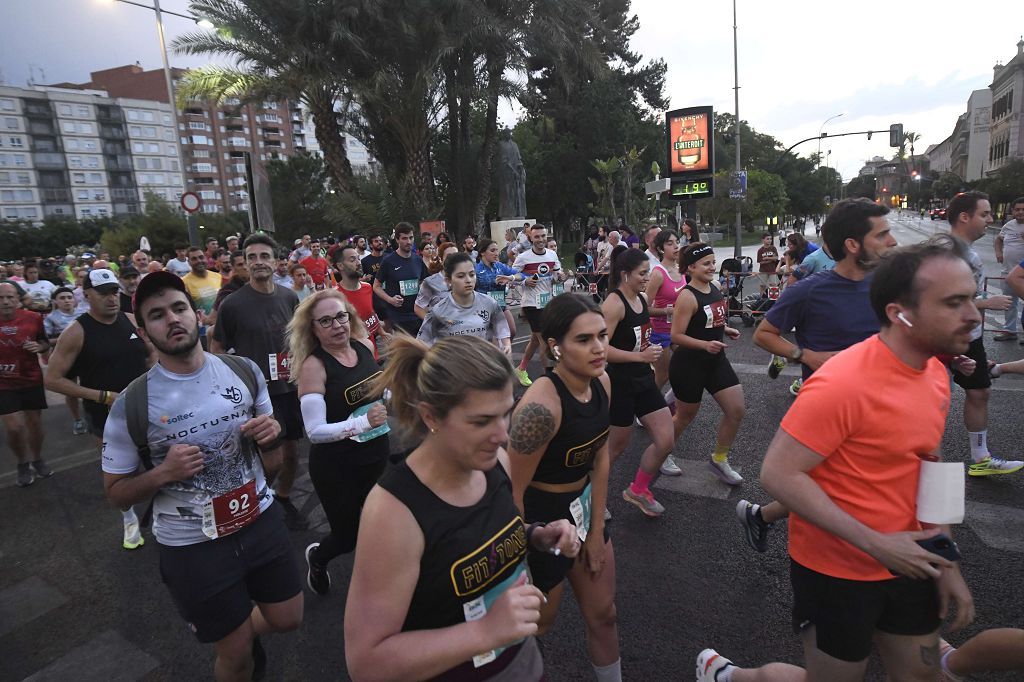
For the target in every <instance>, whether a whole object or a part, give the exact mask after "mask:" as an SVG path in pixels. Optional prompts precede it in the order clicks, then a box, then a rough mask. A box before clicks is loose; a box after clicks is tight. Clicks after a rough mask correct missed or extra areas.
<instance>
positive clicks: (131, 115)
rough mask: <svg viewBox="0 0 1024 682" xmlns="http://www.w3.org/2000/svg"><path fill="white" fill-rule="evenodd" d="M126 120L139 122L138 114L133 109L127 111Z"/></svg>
mask: <svg viewBox="0 0 1024 682" xmlns="http://www.w3.org/2000/svg"><path fill="white" fill-rule="evenodd" d="M128 120H129V121H138V120H139V112H137V111H136V110H135V109H129V110H128Z"/></svg>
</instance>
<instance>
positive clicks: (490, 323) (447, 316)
mask: <svg viewBox="0 0 1024 682" xmlns="http://www.w3.org/2000/svg"><path fill="white" fill-rule="evenodd" d="M465 335H469V336H479V337H480V338H482V339H486V340H488V341H494V340H496V339H507V338H509V337H510V336H511V333H510V332H509V328H508V322H507V321H506V320H505V314H504V313H503V312H502V311H501V306H499V305H498V302H497V301H495V300H494V299H493V298H491V297H490V296H488V295H487V294H481V293H480V292H479V291H474V292H473V303H472V305H470V306H469V307H466V308H463V307H462V306H460V305H459V304H458V303H456V302H455V299H454V298H452V295H451V294H448V295H447V296H445V297H444V298H442V299H441V300H440V301H439V302H438V303H437V304H436V305H434V306H433V307H432V308H431V309H430V311H429V312H428V313H427V316H426V317H425V318H424V319H423V325H422V326H421V327H420V331H419V334H417V335H416V338H418V339H419V340H420V341H423V342H424V343H427V344H431V345H433V344H434V343H436V342H437V341H438V340H440V339H442V338H444V337H446V336H465Z"/></svg>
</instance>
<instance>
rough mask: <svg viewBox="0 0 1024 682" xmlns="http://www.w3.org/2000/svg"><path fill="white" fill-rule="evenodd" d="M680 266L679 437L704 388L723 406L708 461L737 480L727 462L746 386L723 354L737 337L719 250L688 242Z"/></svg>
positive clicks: (676, 339) (673, 374) (675, 363)
mask: <svg viewBox="0 0 1024 682" xmlns="http://www.w3.org/2000/svg"><path fill="white" fill-rule="evenodd" d="M679 267H680V269H681V270H685V271H686V273H687V274H688V275H690V283H689V284H687V285H686V287H685V288H684V289H683V290H682V291H680V292H679V297H678V298H677V299H676V304H675V311H674V312H673V315H672V343H674V344H676V345H677V346H678V349H677V350H676V352H675V353H674V354H673V355H672V362H671V363H670V364H669V372H668V376H669V381H670V382H671V384H672V392H673V393H675V395H676V414H675V417H674V419H675V432H676V437H677V438H678V436H679V435H680V434H682V432H683V431H685V430H686V427H687V426H689V424H690V422H692V421H693V418H694V417H695V416H697V410H699V409H700V402H701V398H702V397H703V395H704V391H707V392H708V393H710V394H711V397H713V398H714V399H715V402H717V403H718V405H719V407H721V408H722V420H721V421H720V422H719V423H718V438H717V441H716V443H715V450H714V453H713V454H712V455H711V461H710V462H709V463H708V466H709V467H710V468H711V471H712V472H713V473H714V474H715V475H716V476H718V478H719V479H721V481H722V482H723V483H726V484H728V485H739V484H740V483H742V482H743V478H742V477H741V476H740V475H739V474H738V473H736V472H735V471H734V470H733V468H732V467H731V466H730V465H729V448H731V447H732V443H733V440H735V438H736V432H737V431H738V430H739V428H740V422H741V421H742V420H743V415H744V414H745V412H746V406H745V405H744V399H743V387H742V386H741V385H740V380H739V378H738V377H737V376H736V372H735V371H733V368H732V365H730V364H729V360H728V358H726V357H725V349H726V344H725V342H724V341H723V339H724V338H725V337H726V336H728V337H729V338H730V339H736V338H739V335H740V333H739V330H737V329H733V328H732V327H730V326H728V317H729V312H728V306H727V304H726V301H725V296H724V295H723V294H722V292H721V291H720V290H719V288H718V284H717V282H716V281H715V252H714V251H713V250H712V249H711V247H710V246H707V245H706V244H701V243H699V242H698V243H695V244H690V245H689V246H688V247H686V248H685V249H684V250H683V251H681V252H680V254H679Z"/></svg>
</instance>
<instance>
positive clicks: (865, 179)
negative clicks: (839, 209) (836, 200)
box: [846, 175, 875, 200]
mask: <svg viewBox="0 0 1024 682" xmlns="http://www.w3.org/2000/svg"><path fill="white" fill-rule="evenodd" d="M846 196H847V197H849V198H851V199H852V198H854V197H864V198H865V199H871V200H874V198H875V176H874V175H858V176H857V177H855V178H854V179H852V180H850V181H849V182H848V183H846Z"/></svg>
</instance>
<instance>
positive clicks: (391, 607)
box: [345, 241, 579, 682]
mask: <svg viewBox="0 0 1024 682" xmlns="http://www.w3.org/2000/svg"><path fill="white" fill-rule="evenodd" d="M399 243H400V244H401V241H400V242H399ZM385 387H387V388H389V389H390V390H391V392H392V400H391V405H392V409H393V410H394V414H395V417H396V419H397V420H398V422H399V423H400V424H402V426H403V427H405V428H406V429H407V430H408V431H410V432H413V433H416V434H417V437H418V438H420V439H422V442H420V444H419V446H418V447H417V448H416V449H415V450H413V451H412V452H411V453H410V454H409V456H408V458H406V459H405V460H404V461H402V462H401V463H399V464H398V465H396V466H395V467H393V468H391V469H389V470H388V471H387V472H386V473H385V474H384V476H383V477H382V478H381V480H380V482H379V483H378V484H377V485H376V486H375V487H374V488H373V490H371V491H370V494H369V496H368V497H367V499H366V505H365V506H364V507H363V514H362V520H361V522H360V528H359V543H358V545H357V547H356V555H355V556H356V558H355V567H354V568H353V571H352V581H351V583H350V585H349V590H348V601H347V603H346V605H345V657H346V660H347V663H348V673H349V675H350V676H351V677H352V678H353V679H357V680H358V679H364V678H371V677H372V678H374V679H378V678H379V679H448V680H455V679H462V680H485V679H490V680H506V681H512V680H515V681H519V680H523V681H524V682H526V681H531V682H532V681H535V680H539V679H541V678H542V675H543V661H542V660H541V657H540V652H539V650H538V649H537V645H536V642H535V641H534V639H533V637H532V635H534V634H535V633H536V632H537V620H538V618H539V617H540V606H541V601H542V599H543V595H542V593H541V592H540V590H538V589H537V588H536V587H535V586H533V585H527V584H524V583H525V582H526V579H527V576H526V562H525V561H524V559H525V558H526V553H527V550H528V549H537V550H540V551H557V552H559V553H561V554H563V555H565V556H567V557H575V556H576V554H577V552H578V549H579V541H578V539H577V537H576V530H575V528H573V526H572V525H571V524H569V523H568V522H567V521H564V520H560V521H554V522H552V523H550V524H547V525H546V526H535V527H531V528H530V529H529V530H528V529H527V528H526V527H525V526H524V524H523V521H522V516H521V514H520V513H519V511H518V510H517V509H516V506H515V502H514V500H513V498H512V486H511V482H510V480H509V475H508V456H507V455H506V453H505V452H504V451H503V450H502V447H501V444H502V443H504V442H505V441H506V440H507V438H508V418H507V415H508V413H509V411H510V410H511V409H512V367H511V365H510V364H509V361H508V359H507V358H506V357H505V356H504V355H503V354H502V353H501V352H500V351H499V350H497V349H496V348H494V347H493V346H492V345H490V344H489V343H487V342H485V341H483V340H482V339H477V338H473V337H451V338H446V339H442V340H440V341H438V342H437V343H436V344H435V345H434V346H433V347H431V348H429V349H428V348H427V347H426V346H425V345H423V344H422V343H420V342H419V341H416V340H415V339H410V338H407V337H405V336H397V337H396V338H395V340H394V341H393V342H392V345H391V348H390V351H389V355H388V361H387V364H386V365H385V370H384V373H383V375H382V376H381V377H379V379H378V380H377V381H376V382H375V386H374V388H375V389H376V390H382V389H383V388H385ZM481 564H482V565H483V566H486V569H485V570H486V572H481V571H478V570H476V569H475V568H474V567H476V566H478V565H481ZM370 613H372V614H373V617H372V618H368V617H367V614H370ZM470 621H475V622H470Z"/></svg>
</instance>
